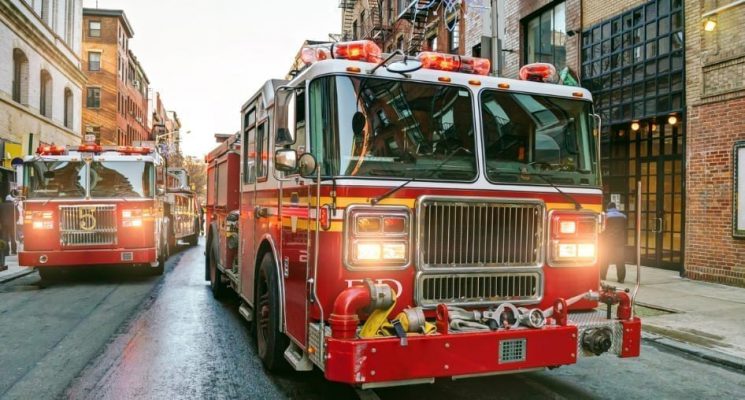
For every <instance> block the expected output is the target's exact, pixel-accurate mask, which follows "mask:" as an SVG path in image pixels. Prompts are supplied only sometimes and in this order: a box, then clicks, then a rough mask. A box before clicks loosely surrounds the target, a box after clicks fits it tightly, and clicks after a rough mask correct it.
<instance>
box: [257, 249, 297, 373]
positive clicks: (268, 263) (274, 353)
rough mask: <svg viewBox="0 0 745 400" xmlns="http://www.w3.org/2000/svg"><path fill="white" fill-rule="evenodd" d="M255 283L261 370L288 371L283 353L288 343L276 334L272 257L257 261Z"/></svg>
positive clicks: (276, 289)
mask: <svg viewBox="0 0 745 400" xmlns="http://www.w3.org/2000/svg"><path fill="white" fill-rule="evenodd" d="M257 278H258V279H257V282H256V286H257V287H256V302H255V304H256V347H257V348H258V352H259V358H261V361H262V362H263V364H264V367H265V368H266V369H267V370H269V371H271V372H281V371H287V370H289V369H290V365H289V364H288V363H287V360H285V357H284V351H285V349H286V348H287V346H288V345H289V344H290V340H289V338H288V337H287V336H285V334H284V333H282V332H280V329H279V328H280V325H281V323H282V321H280V319H279V307H280V304H281V301H280V298H279V286H278V282H277V273H276V270H275V268H274V261H273V260H272V255H271V254H270V253H267V254H265V255H264V258H263V259H262V260H261V265H260V266H259V273H258V277H257Z"/></svg>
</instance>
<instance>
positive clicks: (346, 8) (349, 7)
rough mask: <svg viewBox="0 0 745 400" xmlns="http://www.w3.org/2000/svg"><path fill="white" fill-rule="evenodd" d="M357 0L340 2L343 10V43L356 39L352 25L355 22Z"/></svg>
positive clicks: (341, 0)
mask: <svg viewBox="0 0 745 400" xmlns="http://www.w3.org/2000/svg"><path fill="white" fill-rule="evenodd" d="M356 2H357V0H339V8H341V19H342V20H341V41H347V40H352V39H354V32H352V23H353V22H354V18H355V15H354V4H355V3H356Z"/></svg>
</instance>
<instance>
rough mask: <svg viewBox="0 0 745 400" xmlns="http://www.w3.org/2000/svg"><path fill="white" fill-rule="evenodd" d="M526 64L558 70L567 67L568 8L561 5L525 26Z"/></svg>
mask: <svg viewBox="0 0 745 400" xmlns="http://www.w3.org/2000/svg"><path fill="white" fill-rule="evenodd" d="M524 26H525V27H526V32H525V38H526V43H525V46H524V48H525V62H526V63H527V64H530V63H534V62H545V63H550V64H553V65H554V66H555V67H556V69H557V70H561V69H562V68H564V66H566V38H567V30H566V6H565V4H564V3H559V4H557V5H555V6H554V7H551V8H549V9H547V10H544V11H542V12H541V13H540V14H538V15H536V16H534V17H532V18H530V19H529V20H527V22H526V23H525V25H524Z"/></svg>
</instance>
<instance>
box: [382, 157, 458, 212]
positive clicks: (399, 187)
mask: <svg viewBox="0 0 745 400" xmlns="http://www.w3.org/2000/svg"><path fill="white" fill-rule="evenodd" d="M460 150H465V151H466V152H469V150H468V149H466V148H463V147H459V148H458V149H456V150H455V151H453V152H452V153H450V154H449V155H448V156H447V157H445V159H444V160H442V162H440V163H439V164H437V166H436V167H435V168H433V169H431V170H430V171H429V174H427V175H425V176H423V177H421V178H419V179H427V178H431V177H432V175H434V174H435V172H438V171H439V170H440V168H442V166H443V165H445V164H446V163H447V162H448V161H450V159H452V158H453V156H454V155H456V154H458V152H459V151H460ZM416 179H417V178H416V176H413V177H411V178H409V179H408V180H406V181H405V182H404V183H402V184H400V185H398V186H396V187H394V188H393V189H391V190H389V191H387V192H385V193H383V194H381V195H380V196H378V197H375V198H372V199H370V204H372V205H376V204H378V203H380V202H381V201H382V200H383V199H385V198H387V197H389V196H390V195H392V194H393V193H396V192H398V191H399V190H401V189H402V188H403V187H404V186H406V185H408V184H409V183H411V182H414V181H416Z"/></svg>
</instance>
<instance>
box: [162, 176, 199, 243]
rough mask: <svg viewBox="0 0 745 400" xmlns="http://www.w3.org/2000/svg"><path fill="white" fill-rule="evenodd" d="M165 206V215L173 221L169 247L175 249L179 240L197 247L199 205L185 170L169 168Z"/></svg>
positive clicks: (169, 235)
mask: <svg viewBox="0 0 745 400" xmlns="http://www.w3.org/2000/svg"><path fill="white" fill-rule="evenodd" d="M165 205H166V211H165V213H166V215H170V216H171V221H172V224H171V227H172V230H171V232H169V233H168V238H169V239H168V242H169V246H171V248H175V246H176V244H177V243H178V241H179V240H183V241H185V242H186V243H187V244H188V245H190V246H195V245H196V244H197V240H198V239H199V232H200V225H199V224H200V221H199V205H198V200H197V194H196V192H194V190H192V188H191V186H190V185H189V174H188V173H187V171H186V170H185V169H183V168H168V175H167V177H166V204H165Z"/></svg>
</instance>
